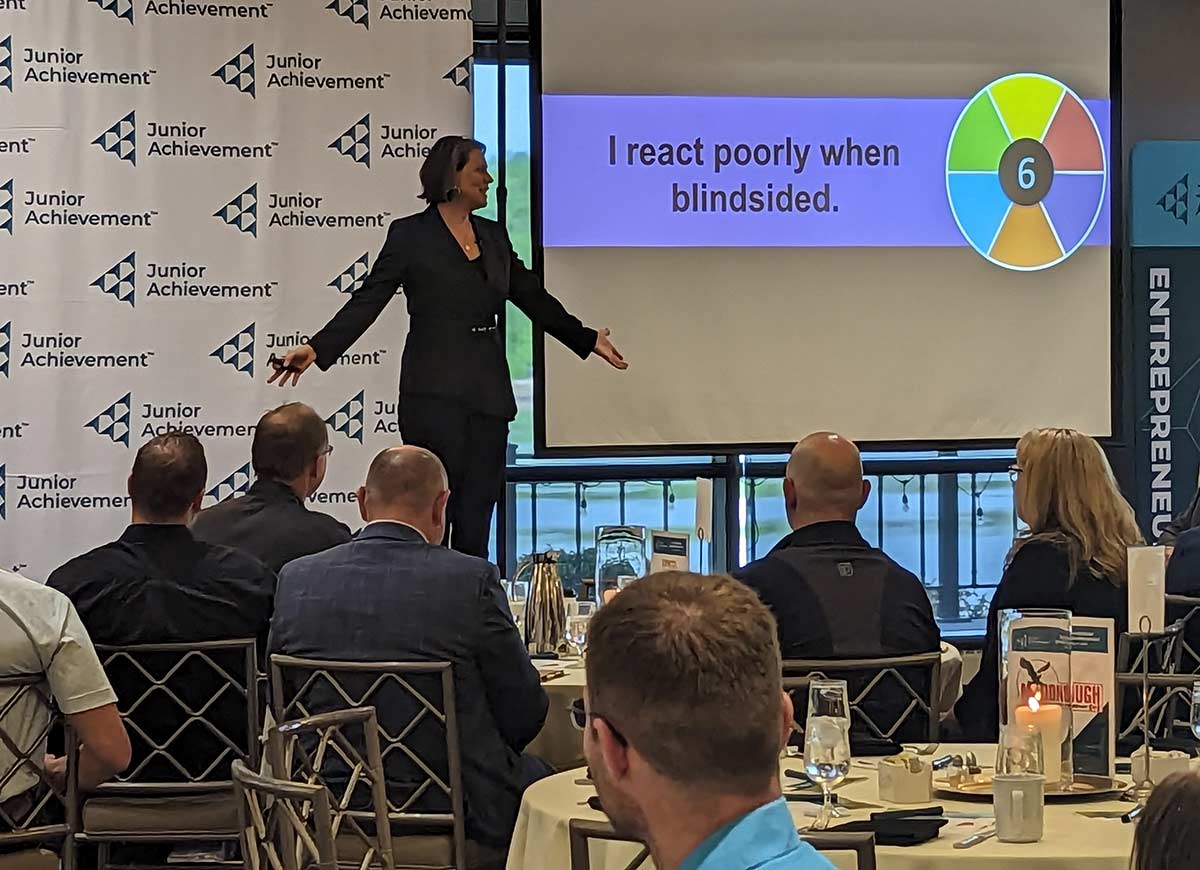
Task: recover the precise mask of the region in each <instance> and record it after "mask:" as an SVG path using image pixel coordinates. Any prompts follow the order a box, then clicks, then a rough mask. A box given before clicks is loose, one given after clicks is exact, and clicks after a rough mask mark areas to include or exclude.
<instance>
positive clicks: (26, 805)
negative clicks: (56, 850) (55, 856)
mask: <svg viewBox="0 0 1200 870" xmlns="http://www.w3.org/2000/svg"><path fill="white" fill-rule="evenodd" d="M60 724H61V717H60V716H59V712H58V708H57V707H56V706H55V704H54V700H53V699H52V698H51V697H50V690H49V687H48V686H47V684H46V680H45V678H44V677H43V676H42V675H41V674H35V675H28V676H20V677H0V853H3V852H6V851H9V850H10V849H13V848H15V847H17V846H18V845H22V844H31V845H38V844H41V843H44V842H46V841H48V840H54V839H58V838H63V837H65V836H67V833H68V828H67V825H66V823H65V821H63V820H64V819H65V807H64V804H63V799H62V797H61V796H60V795H59V793H58V792H57V791H55V789H54V784H53V783H52V782H51V781H50V778H49V776H48V775H47V774H46V772H45V771H44V770H43V769H42V756H43V755H44V754H45V752H46V741H47V739H48V738H49V736H50V733H51V731H53V730H54V729H55V728H56V727H57V726H59V725H60ZM6 795H7V797H5V796H6Z"/></svg>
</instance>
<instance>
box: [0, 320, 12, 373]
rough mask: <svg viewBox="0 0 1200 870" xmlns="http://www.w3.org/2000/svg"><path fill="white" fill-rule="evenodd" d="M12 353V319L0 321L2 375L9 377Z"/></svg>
mask: <svg viewBox="0 0 1200 870" xmlns="http://www.w3.org/2000/svg"><path fill="white" fill-rule="evenodd" d="M11 353H12V321H11V320H8V321H5V322H4V323H0V375H4V377H6V378H7V377H8V366H9V361H10V359H11Z"/></svg>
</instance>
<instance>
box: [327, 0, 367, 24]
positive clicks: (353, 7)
mask: <svg viewBox="0 0 1200 870" xmlns="http://www.w3.org/2000/svg"><path fill="white" fill-rule="evenodd" d="M325 8H326V9H328V10H329V11H331V12H333V13H335V14H337V15H340V16H342V17H343V18H345V19H346V20H348V21H349V22H351V23H352V24H360V25H362V27H363V29H364V30H370V29H371V4H370V0H331V2H330V3H329V5H328V6H326V7H325Z"/></svg>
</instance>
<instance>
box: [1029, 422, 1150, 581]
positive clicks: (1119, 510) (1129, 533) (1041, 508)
mask: <svg viewBox="0 0 1200 870" xmlns="http://www.w3.org/2000/svg"><path fill="white" fill-rule="evenodd" d="M1017 468H1018V469H1019V472H1018V476H1017V483H1016V488H1015V493H1014V497H1015V501H1016V507H1017V515H1018V516H1019V517H1020V518H1021V519H1022V520H1023V521H1024V522H1025V524H1026V525H1027V526H1029V533H1028V535H1026V536H1024V537H1023V538H1021V539H1019V540H1018V541H1017V544H1016V549H1019V548H1020V547H1021V546H1022V545H1024V544H1025V543H1027V542H1029V541H1031V540H1047V541H1052V542H1054V543H1057V544H1059V545H1061V546H1064V547H1065V548H1066V549H1067V553H1068V556H1069V558H1070V563H1071V573H1072V575H1074V574H1075V573H1076V572H1077V571H1078V570H1079V569H1080V568H1081V567H1087V569H1088V570H1089V571H1091V573H1092V574H1094V575H1095V576H1097V577H1102V578H1104V579H1106V580H1108V581H1109V582H1111V583H1115V584H1117V585H1121V584H1123V583H1124V582H1125V570H1126V554H1125V551H1126V548H1127V547H1130V546H1133V545H1136V544H1140V543H1142V535H1141V532H1140V531H1138V526H1137V520H1136V519H1135V517H1134V513H1133V508H1131V507H1130V506H1129V502H1127V501H1126V500H1125V498H1124V496H1122V495H1121V491H1120V489H1119V488H1118V487H1117V481H1116V478H1115V477H1113V473H1112V468H1111V467H1109V464H1108V459H1107V457H1105V455H1104V451H1103V450H1102V449H1101V448H1100V445H1099V444H1098V443H1096V440H1095V439H1094V438H1091V437H1089V436H1087V435H1084V434H1082V433H1080V432H1076V431H1075V430H1074V429H1033V430H1031V431H1029V432H1026V433H1025V434H1024V435H1023V436H1021V440H1020V441H1018V442H1017Z"/></svg>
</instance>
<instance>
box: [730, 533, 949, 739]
mask: <svg viewBox="0 0 1200 870" xmlns="http://www.w3.org/2000/svg"><path fill="white" fill-rule="evenodd" d="M734 576H735V577H737V578H738V579H739V580H741V581H742V582H743V583H745V584H746V585H747V586H749V587H750V588H751V589H753V590H754V591H755V592H757V593H758V596H759V598H761V599H762V601H763V603H764V604H766V605H767V607H769V608H770V609H771V612H772V614H774V616H775V621H776V623H778V626H779V646H780V651H781V652H782V654H783V658H784V659H785V660H787V659H854V658H882V657H886V656H902V655H915V654H917V653H928V652H934V651H937V650H939V649H940V648H941V632H940V630H939V629H938V626H937V623H936V622H935V621H934V618H933V608H932V606H931V605H930V603H929V595H928V593H926V592H925V588H924V587H923V586H922V585H921V581H920V580H918V579H917V577H916V575H915V574H913V573H912V572H911V571H908V570H906V569H905V568H903V567H901V566H900V565H899V564H897V563H896V562H895V561H893V560H892V559H891V558H890V557H889V556H888V555H887V554H886V553H884V552H883V551H882V550H880V549H878V548H876V547H872V546H871V545H870V544H869V543H867V541H866V540H865V539H864V538H863V536H862V534H861V533H860V532H859V531H858V528H857V527H856V526H855V525H854V523H852V522H848V521H832V522H824V523H814V524H812V525H809V526H804V527H802V528H799V529H797V530H796V531H794V532H792V533H791V534H790V535H788V536H787V537H786V538H784V539H783V540H782V541H780V542H779V544H777V545H776V546H775V548H774V549H773V550H771V552H770V553H768V554H767V555H766V556H765V557H764V558H762V559H758V560H756V561H754V562H751V563H750V564H749V565H747V566H746V567H744V568H742V569H741V570H740V571H737V572H735V574H734ZM831 676H833V675H831ZM905 678H906V679H908V680H909V683H910V684H912V685H913V688H914V689H916V690H917V691H920V692H925V691H928V688H927V684H928V679H927V678H925V679H922V675H920V674H913V675H912V676H911V678H910V675H908V674H905ZM850 688H851V690H852V693H853V690H854V687H853V686H851V687H850ZM795 700H798V701H802V702H805V703H806V701H807V699H795ZM908 702H909V698H908V697H907V695H905V694H904V693H903V691H902V690H900V689H898V688H897V689H896V690H895V691H889V690H888V689H886V688H881V689H879V690H876V692H874V693H872V699H871V702H870V704H869V712H870V714H871V718H872V719H873V720H874V721H875V722H876V723H877V724H880V725H888V724H890V723H892V722H895V721H896V720H897V719H898V718H899V717H900V714H901V713H902V712H903V710H904V709H905V708H906V707H907V706H908ZM797 716H798V717H802V716H803V710H801V709H799V708H798V709H797ZM800 721H801V722H802V721H803V719H801V720H800ZM910 723H911V726H912V727H911V728H910ZM921 725H926V726H927V725H928V722H921V723H918V722H917V721H916V720H915V719H911V720H909V721H908V722H906V723H905V725H904V726H903V727H902V729H901V731H900V732H899V733H898V734H897V736H898V737H900V738H901V739H907V740H921V739H924V736H925V730H924V728H922V727H920V726H921ZM885 730H886V728H885Z"/></svg>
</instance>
